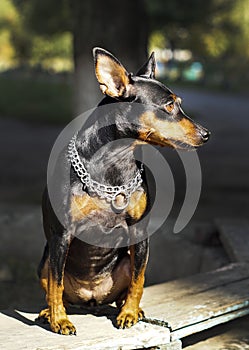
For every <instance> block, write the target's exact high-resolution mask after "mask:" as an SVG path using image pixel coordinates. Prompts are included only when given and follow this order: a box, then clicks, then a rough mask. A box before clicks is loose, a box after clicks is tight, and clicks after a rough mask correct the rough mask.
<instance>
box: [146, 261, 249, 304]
mask: <svg viewBox="0 0 249 350" xmlns="http://www.w3.org/2000/svg"><path fill="white" fill-rule="evenodd" d="M246 278H249V264H248V263H232V264H229V265H227V266H224V267H221V268H219V269H217V270H214V271H209V272H205V273H199V274H196V275H193V276H191V277H187V278H182V279H179V280H174V281H170V282H166V283H161V284H157V285H154V286H150V287H147V288H145V291H144V295H143V299H142V305H145V306H153V305H158V304H160V305H161V304H164V303H167V302H171V301H172V298H174V300H177V299H182V298H185V296H187V295H195V294H198V293H201V292H204V291H206V290H208V289H212V288H215V287H218V286H221V285H226V284H228V283H231V282H236V281H240V280H243V279H246Z"/></svg>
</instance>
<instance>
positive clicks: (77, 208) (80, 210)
mask: <svg viewBox="0 0 249 350" xmlns="http://www.w3.org/2000/svg"><path fill="white" fill-rule="evenodd" d="M106 207H107V204H106V202H105V201H104V200H101V199H97V198H94V199H93V198H91V197H90V196H89V195H88V194H85V195H83V196H76V195H74V196H72V198H71V216H72V219H73V221H78V220H81V219H82V218H83V217H85V216H87V215H89V214H90V213H91V212H92V211H94V210H99V209H104V208H106Z"/></svg>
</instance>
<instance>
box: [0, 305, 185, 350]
mask: <svg viewBox="0 0 249 350" xmlns="http://www.w3.org/2000/svg"><path fill="white" fill-rule="evenodd" d="M113 315H114V313H112V312H111V313H109V315H108V317H109V318H107V317H105V316H98V317H97V316H93V315H90V314H86V315H80V314H73V315H70V316H69V317H70V320H71V321H72V322H73V323H74V324H75V326H76V328H77V336H62V335H58V334H54V333H52V332H50V331H49V330H48V329H49V328H48V326H46V327H45V328H44V327H42V328H41V327H40V326H39V325H38V324H37V323H34V319H35V318H36V317H37V314H34V313H28V312H20V311H16V314H15V313H14V312H13V313H12V317H11V315H9V316H7V315H6V314H0V348H1V350H24V349H28V350H114V349H115V350H130V349H137V348H144V347H152V346H155V345H158V344H168V343H169V342H170V335H169V330H168V329H166V328H163V327H159V326H156V325H151V324H146V323H144V322H140V323H138V324H137V325H135V326H134V327H132V328H130V329H125V330H121V329H117V328H115V327H114V326H113V324H112V319H113ZM110 318H111V319H110ZM175 349H177V350H178V349H181V348H179V347H178V348H175Z"/></svg>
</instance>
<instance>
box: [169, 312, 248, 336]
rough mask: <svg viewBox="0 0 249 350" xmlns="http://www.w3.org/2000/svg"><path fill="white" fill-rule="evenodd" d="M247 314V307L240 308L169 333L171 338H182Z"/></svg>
mask: <svg viewBox="0 0 249 350" xmlns="http://www.w3.org/2000/svg"><path fill="white" fill-rule="evenodd" d="M246 315H249V308H245V309H241V310H238V311H234V312H229V313H228V314H224V315H221V316H218V317H215V318H210V319H209V320H206V321H204V322H199V323H197V324H193V325H189V326H187V327H183V328H180V329H177V330H176V331H173V332H172V333H171V340H172V341H174V340H175V339H182V338H184V337H187V336H188V335H191V334H194V333H199V332H202V331H205V330H207V329H209V328H212V327H214V326H218V325H220V324H223V323H226V322H229V321H232V320H235V319H236V318H239V317H243V316H246Z"/></svg>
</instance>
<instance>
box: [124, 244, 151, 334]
mask: <svg viewBox="0 0 249 350" xmlns="http://www.w3.org/2000/svg"><path fill="white" fill-rule="evenodd" d="M130 256H131V271H132V278H131V283H130V286H129V289H128V292H127V296H126V300H125V303H124V305H123V306H122V309H121V311H120V313H119V315H118V317H117V323H118V325H119V326H120V327H121V328H124V327H128V328H129V327H131V326H132V325H133V324H135V323H137V321H138V320H139V319H140V318H142V317H143V316H144V313H143V310H142V309H141V308H140V307H139V304H140V300H141V298H142V294H143V286H144V274H145V269H146V264H147V261H146V262H145V264H144V266H143V267H142V269H141V271H140V272H139V275H138V276H137V278H135V272H134V271H135V268H134V263H135V252H134V246H131V247H130Z"/></svg>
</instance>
